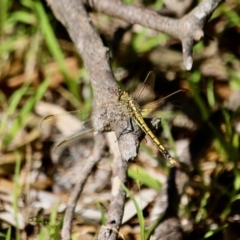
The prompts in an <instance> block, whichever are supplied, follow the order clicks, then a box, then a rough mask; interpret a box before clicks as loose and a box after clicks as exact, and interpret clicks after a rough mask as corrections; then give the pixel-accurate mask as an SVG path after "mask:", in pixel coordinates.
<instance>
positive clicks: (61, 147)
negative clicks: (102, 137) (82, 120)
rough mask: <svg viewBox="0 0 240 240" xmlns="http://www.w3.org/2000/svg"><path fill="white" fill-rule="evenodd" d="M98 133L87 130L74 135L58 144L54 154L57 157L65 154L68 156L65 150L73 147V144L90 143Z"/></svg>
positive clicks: (67, 150) (67, 151)
mask: <svg viewBox="0 0 240 240" xmlns="http://www.w3.org/2000/svg"><path fill="white" fill-rule="evenodd" d="M97 133H98V132H97V131H95V130H94V129H89V130H85V131H84V132H82V133H79V134H77V135H74V136H72V137H69V138H67V139H65V140H64V141H62V142H60V143H59V144H58V145H57V146H56V147H55V149H54V153H55V154H57V155H60V154H62V153H65V154H67V155H68V154H69V149H67V148H68V147H70V146H73V144H81V143H85V142H87V141H88V140H90V141H92V140H93V138H94V136H95V135H96V134H97Z"/></svg>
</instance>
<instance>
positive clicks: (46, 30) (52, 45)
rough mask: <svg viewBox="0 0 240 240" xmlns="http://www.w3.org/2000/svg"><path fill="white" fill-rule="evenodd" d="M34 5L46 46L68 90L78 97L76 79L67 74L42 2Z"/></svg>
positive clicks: (62, 56)
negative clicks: (64, 79)
mask: <svg viewBox="0 0 240 240" xmlns="http://www.w3.org/2000/svg"><path fill="white" fill-rule="evenodd" d="M33 4H34V7H35V11H36V13H37V15H38V19H39V23H40V27H41V30H42V32H43V35H44V37H45V40H46V43H47V46H48V49H49V51H50V52H51V54H52V55H53V57H54V58H55V60H56V61H57V63H58V64H59V66H60V69H61V72H62V74H63V75H64V77H65V78H66V83H67V85H68V88H69V89H70V91H71V92H72V93H73V94H74V96H75V97H77V98H78V99H79V94H78V84H77V82H76V81H74V80H73V79H72V78H71V77H70V74H69V71H68V69H67V67H66V65H65V59H64V55H63V53H62V51H61V48H60V46H59V44H58V41H57V39H56V34H55V33H54V31H53V29H52V25H51V24H50V21H49V19H48V16H47V14H46V12H45V10H44V8H43V6H42V3H41V2H40V1H34V3H33Z"/></svg>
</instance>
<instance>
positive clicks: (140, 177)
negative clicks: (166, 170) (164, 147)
mask: <svg viewBox="0 0 240 240" xmlns="http://www.w3.org/2000/svg"><path fill="white" fill-rule="evenodd" d="M128 176H129V177H130V178H132V179H134V180H136V181H139V182H140V183H141V184H144V185H146V186H147V187H150V188H153V189H156V190H160V189H161V184H160V183H159V181H158V180H156V179H155V178H153V177H151V176H150V175H149V174H148V173H147V172H146V171H145V170H144V169H143V168H141V167H139V166H138V167H137V168H136V169H134V168H132V167H131V168H128Z"/></svg>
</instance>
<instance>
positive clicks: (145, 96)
mask: <svg viewBox="0 0 240 240" xmlns="http://www.w3.org/2000/svg"><path fill="white" fill-rule="evenodd" d="M154 84H155V74H154V73H153V72H152V71H150V72H149V73H148V75H147V77H146V78H145V80H144V82H143V83H142V84H141V85H140V87H139V88H137V90H136V91H135V92H134V93H133V94H132V95H130V94H129V93H128V92H127V91H125V90H122V89H120V88H119V89H118V90H117V92H116V93H115V95H116V98H117V106H116V105H115V106H114V107H115V108H120V109H121V110H122V113H123V114H121V115H120V116H118V117H116V119H118V118H122V120H125V119H126V120H127V119H129V118H131V119H133V120H134V121H135V123H136V124H137V125H138V126H139V127H140V128H141V129H142V131H143V132H144V133H145V134H146V135H147V136H149V138H150V139H151V141H152V142H153V143H154V144H155V145H156V146H157V148H158V150H159V151H160V152H161V153H162V155H163V156H164V158H165V159H166V160H167V161H168V162H169V163H170V164H171V165H172V166H176V165H178V161H177V160H176V159H174V158H173V157H172V156H171V155H170V153H169V152H168V150H167V149H166V148H165V147H164V146H163V144H162V143H161V142H160V141H159V139H158V138H157V137H156V136H155V134H154V133H153V131H152V130H151V129H150V128H149V127H148V125H147V123H146V121H145V118H156V116H157V117H159V116H158V115H157V114H159V111H158V110H159V108H160V107H161V106H162V105H163V104H164V103H165V100H166V99H167V98H169V97H171V96H173V95H175V94H177V93H180V92H184V91H186V90H185V89H179V90H177V91H175V92H173V93H171V94H169V95H167V96H166V97H164V98H161V99H157V100H155V101H154V98H155V95H154V94H153V88H154ZM103 107H104V106H100V107H99V106H98V108H97V109H95V111H94V114H95V115H96V116H97V114H98V109H100V110H101V109H102V108H103ZM105 107H106V106H105ZM84 116H86V113H85V112H83V111H81V110H80V111H73V112H67V113H60V114H56V115H49V116H47V117H45V118H44V119H43V120H42V123H41V126H42V128H49V126H50V127H52V126H57V125H58V124H59V123H67V122H68V119H69V117H74V119H75V120H76V121H80V122H81V123H82V124H83V130H82V131H80V132H79V133H77V134H75V135H74V136H71V137H69V138H67V139H65V140H64V141H62V142H60V143H59V144H58V145H57V147H56V149H55V151H54V152H55V153H57V152H61V150H62V149H64V148H67V147H69V146H71V145H72V144H73V142H75V141H77V140H80V141H82V140H83V141H84V140H87V139H89V138H90V137H92V136H93V133H95V134H96V133H100V132H103V130H104V129H103V128H101V129H96V128H94V126H93V125H92V123H91V120H87V121H84V120H85V119H84ZM116 119H115V120H116ZM46 126H47V127H46Z"/></svg>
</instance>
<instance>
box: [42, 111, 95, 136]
mask: <svg viewBox="0 0 240 240" xmlns="http://www.w3.org/2000/svg"><path fill="white" fill-rule="evenodd" d="M40 126H41V128H42V129H45V130H51V129H52V128H53V127H56V128H57V129H58V130H59V131H60V132H62V133H64V132H69V133H76V132H77V131H79V130H80V129H81V128H91V127H92V124H91V121H90V112H89V111H88V112H85V111H84V112H83V111H72V112H64V113H59V114H55V115H49V116H47V117H45V118H44V119H43V120H42V122H41V124H40Z"/></svg>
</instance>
